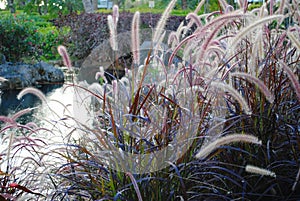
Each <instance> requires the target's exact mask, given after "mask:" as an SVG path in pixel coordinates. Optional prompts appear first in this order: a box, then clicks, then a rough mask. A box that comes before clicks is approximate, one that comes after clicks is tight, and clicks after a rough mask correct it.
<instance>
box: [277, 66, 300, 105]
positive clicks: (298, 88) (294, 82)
mask: <svg viewBox="0 0 300 201" xmlns="http://www.w3.org/2000/svg"><path fill="white" fill-rule="evenodd" d="M278 62H279V64H280V65H279V66H280V67H281V68H282V69H283V70H284V71H285V72H286V74H287V75H288V77H289V79H290V80H291V83H292V86H293V87H294V89H295V93H296V95H297V97H298V100H299V101H300V84H299V80H298V78H297V77H296V75H295V74H294V73H293V71H292V70H291V69H290V68H289V67H288V65H287V64H286V63H285V62H283V61H278Z"/></svg>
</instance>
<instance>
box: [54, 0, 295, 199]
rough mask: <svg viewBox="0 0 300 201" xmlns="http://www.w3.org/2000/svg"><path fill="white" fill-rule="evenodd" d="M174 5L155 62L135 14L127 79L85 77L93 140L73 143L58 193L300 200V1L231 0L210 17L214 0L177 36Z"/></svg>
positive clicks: (85, 123)
mask: <svg viewBox="0 0 300 201" xmlns="http://www.w3.org/2000/svg"><path fill="white" fill-rule="evenodd" d="M174 3H175V1H171V2H170V4H169V6H168V8H167V9H166V10H165V13H164V14H163V15H162V16H163V17H162V18H161V20H160V21H159V23H158V24H157V27H156V29H153V38H152V41H151V46H150V47H149V51H148V54H147V56H146V58H145V59H141V54H140V52H139V48H138V46H139V45H140V43H141V41H140V39H141V38H140V37H139V31H140V29H139V27H138V24H139V16H140V14H139V13H138V12H137V13H136V14H135V15H134V20H133V24H132V32H131V37H132V38H131V41H132V49H131V50H132V54H133V63H132V66H131V68H130V69H127V68H126V69H125V76H124V77H118V76H116V75H108V73H107V72H104V71H103V67H101V68H100V72H99V73H97V76H96V77H97V78H99V77H101V80H102V81H101V82H99V83H93V84H91V85H89V84H87V83H80V84H78V86H75V88H77V95H76V97H77V98H76V100H79V103H78V105H77V106H78V107H79V108H80V107H81V108H88V110H87V111H88V115H87V116H88V117H87V118H83V119H82V118H81V119H79V118H76V117H77V116H74V119H75V120H76V121H77V122H78V125H79V127H78V128H77V129H78V130H80V133H81V135H82V136H83V137H82V138H81V139H80V142H78V143H69V145H68V146H67V154H66V155H65V157H66V158H67V160H68V161H70V163H67V164H64V165H62V166H61V168H59V169H58V170H57V173H58V174H57V175H58V176H60V178H61V180H59V181H60V182H59V183H58V185H59V186H60V191H57V193H56V194H55V195H53V198H66V197H68V198H77V199H80V198H85V199H90V200H96V199H113V200H149V199H151V200H175V199H181V200H204V199H217V200H233V199H247V200H257V199H262V198H268V199H273V200H282V199H289V198H291V199H299V192H297V190H296V189H297V185H299V184H298V180H299V166H298V165H297V164H298V163H299V157H297V156H299V146H298V144H297V139H298V138H299V129H298V124H299V108H300V107H299V78H298V77H299V52H298V51H297V50H298V49H297V48H299V47H298V42H297V41H298V40H297V37H298V36H299V35H297V34H296V33H299V29H298V26H297V25H296V24H297V23H296V22H297V20H298V15H297V13H298V12H299V6H297V5H298V3H297V2H295V1H292V2H291V3H290V2H289V3H288V2H283V3H275V2H274V1H270V2H268V3H264V4H263V5H262V7H260V8H257V9H254V10H252V11H248V4H247V1H238V4H237V5H238V8H237V9H234V8H233V6H232V5H229V4H228V3H227V2H226V1H220V10H219V11H216V12H213V13H205V14H200V15H198V14H197V13H198V10H199V9H200V8H201V6H203V4H204V0H202V1H201V2H200V3H199V6H198V7H197V8H196V10H195V12H193V13H190V14H188V15H187V20H188V21H187V23H182V24H180V25H179V27H178V29H177V31H173V32H171V33H170V34H169V35H166V33H167V32H165V31H164V30H163V29H164V24H165V20H167V17H168V15H169V12H170V11H171V9H172V7H173V6H174ZM286 10H289V11H290V10H294V11H295V12H287V13H286V12H285V11H286ZM114 15H115V13H114ZM287 22H294V24H292V23H287ZM109 23H113V21H112V20H109ZM111 27H113V28H114V29H115V30H116V27H114V26H111ZM291 34H292V35H291ZM113 38H114V37H113ZM113 38H111V39H110V40H111V44H112V46H113V47H112V49H114V50H115V52H114V53H117V51H116V48H114V47H117V45H116V44H115V43H112V39H113ZM162 41H167V42H168V45H169V49H167V50H163V48H162ZM117 56H118V54H115V55H114V57H116V58H117ZM175 58H180V61H179V62H174V60H175ZM165 59H167V60H168V62H167V63H165V62H164V61H165ZM114 64H115V65H118V63H114ZM115 68H116V69H118V68H119V66H115ZM105 75H107V76H110V77H112V78H113V79H112V81H111V83H110V82H107V80H106V77H105ZM66 167H68V168H67V171H65V169H66Z"/></svg>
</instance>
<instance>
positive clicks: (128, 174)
mask: <svg viewBox="0 0 300 201" xmlns="http://www.w3.org/2000/svg"><path fill="white" fill-rule="evenodd" d="M126 175H127V176H129V178H130V180H131V182H132V184H133V187H134V190H135V192H136V195H137V196H138V200H139V201H143V199H142V195H141V192H140V189H139V187H138V185H137V183H136V180H135V178H134V176H133V175H132V174H131V173H130V172H126Z"/></svg>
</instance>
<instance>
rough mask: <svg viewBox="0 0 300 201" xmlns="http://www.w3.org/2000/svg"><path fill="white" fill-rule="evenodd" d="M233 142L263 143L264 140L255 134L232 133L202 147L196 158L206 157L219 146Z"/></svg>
mask: <svg viewBox="0 0 300 201" xmlns="http://www.w3.org/2000/svg"><path fill="white" fill-rule="evenodd" d="M233 142H247V143H253V144H258V145H261V144H262V142H261V141H260V140H259V139H258V138H257V137H255V136H253V135H248V134H231V135H227V136H224V137H220V138H218V139H216V140H215V141H213V142H211V143H209V144H208V145H206V146H205V147H204V148H201V150H200V151H199V152H198V153H197V154H196V158H199V159H204V158H206V157H207V156H208V155H209V154H210V153H212V152H213V151H214V150H216V149H217V148H218V147H220V146H222V145H225V144H230V143H233Z"/></svg>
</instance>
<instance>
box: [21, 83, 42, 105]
mask: <svg viewBox="0 0 300 201" xmlns="http://www.w3.org/2000/svg"><path fill="white" fill-rule="evenodd" d="M26 94H32V95H35V96H37V97H38V98H39V99H40V100H41V101H42V102H43V103H47V98H46V96H45V94H44V93H43V92H42V91H40V90H39V89H37V88H34V87H27V88H25V89H23V90H22V91H21V92H20V93H19V94H18V96H17V98H18V99H19V100H21V99H22V98H23V96H25V95H26Z"/></svg>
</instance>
